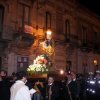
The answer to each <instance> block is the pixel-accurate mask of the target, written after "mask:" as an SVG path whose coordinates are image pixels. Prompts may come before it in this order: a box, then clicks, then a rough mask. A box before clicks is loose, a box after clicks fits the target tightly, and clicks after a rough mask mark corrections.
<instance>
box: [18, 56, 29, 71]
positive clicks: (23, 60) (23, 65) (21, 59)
mask: <svg viewBox="0 0 100 100" xmlns="http://www.w3.org/2000/svg"><path fill="white" fill-rule="evenodd" d="M28 62H29V61H28V57H27V56H18V57H17V70H18V71H20V70H26V69H27V67H28Z"/></svg>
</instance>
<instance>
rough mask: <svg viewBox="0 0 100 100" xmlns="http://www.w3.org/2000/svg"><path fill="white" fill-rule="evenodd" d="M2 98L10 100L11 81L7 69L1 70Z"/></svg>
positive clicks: (0, 93)
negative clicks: (8, 78)
mask: <svg viewBox="0 0 100 100" xmlns="http://www.w3.org/2000/svg"><path fill="white" fill-rule="evenodd" d="M0 100H10V82H9V81H8V80H7V73H6V71H3V70H2V71H0Z"/></svg>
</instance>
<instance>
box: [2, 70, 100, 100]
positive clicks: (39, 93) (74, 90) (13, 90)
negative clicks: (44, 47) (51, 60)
mask: <svg viewBox="0 0 100 100" xmlns="http://www.w3.org/2000/svg"><path fill="white" fill-rule="evenodd" d="M32 80H33V81H34V80H35V79H32ZM32 80H30V79H29V78H28V76H27V73H26V72H24V71H20V72H17V73H12V76H11V78H8V77H7V72H6V71H4V70H2V71H0V100H89V99H91V100H99V99H100V71H97V72H96V73H95V74H93V73H89V75H88V77H84V76H83V75H82V74H75V73H74V72H72V71H68V72H66V73H65V75H64V78H63V79H62V80H61V81H56V79H55V77H54V76H52V75H51V76H48V78H47V79H45V80H44V81H41V80H39V79H37V80H35V81H34V82H33V81H32Z"/></svg>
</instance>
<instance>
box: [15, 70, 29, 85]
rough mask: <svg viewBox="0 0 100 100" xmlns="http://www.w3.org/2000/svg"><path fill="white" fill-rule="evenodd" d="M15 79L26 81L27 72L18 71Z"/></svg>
mask: <svg viewBox="0 0 100 100" xmlns="http://www.w3.org/2000/svg"><path fill="white" fill-rule="evenodd" d="M16 76H17V80H22V81H23V82H24V83H26V82H27V73H26V72H24V71H20V72H18V73H17V74H16Z"/></svg>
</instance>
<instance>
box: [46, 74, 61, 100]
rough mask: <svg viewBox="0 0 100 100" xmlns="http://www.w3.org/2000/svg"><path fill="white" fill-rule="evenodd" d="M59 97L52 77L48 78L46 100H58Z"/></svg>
mask: <svg viewBox="0 0 100 100" xmlns="http://www.w3.org/2000/svg"><path fill="white" fill-rule="evenodd" d="M58 97H59V88H58V86H57V85H56V84H55V83H54V77H53V76H49V77H48V84H47V85H46V97H45V99H46V100H58Z"/></svg>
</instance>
